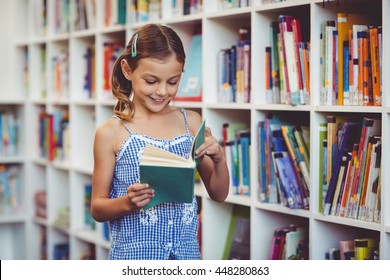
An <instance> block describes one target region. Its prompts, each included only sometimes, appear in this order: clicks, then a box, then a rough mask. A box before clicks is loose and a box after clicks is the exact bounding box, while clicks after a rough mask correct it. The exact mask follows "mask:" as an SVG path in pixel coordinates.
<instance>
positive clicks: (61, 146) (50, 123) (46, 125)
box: [38, 107, 70, 161]
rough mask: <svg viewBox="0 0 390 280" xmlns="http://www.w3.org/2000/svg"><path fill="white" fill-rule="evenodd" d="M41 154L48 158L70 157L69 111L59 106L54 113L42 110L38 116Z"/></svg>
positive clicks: (66, 158) (63, 158)
mask: <svg viewBox="0 0 390 280" xmlns="http://www.w3.org/2000/svg"><path fill="white" fill-rule="evenodd" d="M38 123H39V149H40V156H41V157H42V158H47V159H48V160H60V161H66V160H68V159H69V158H70V155H69V153H70V139H69V138H70V134H69V131H70V126H69V111H68V108H66V107H57V108H56V109H54V110H53V113H47V112H45V111H43V110H42V111H41V112H40V113H39V116H38Z"/></svg>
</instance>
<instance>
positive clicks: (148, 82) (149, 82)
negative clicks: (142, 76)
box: [146, 80, 156, 85]
mask: <svg viewBox="0 0 390 280" xmlns="http://www.w3.org/2000/svg"><path fill="white" fill-rule="evenodd" d="M155 82H156V81H152V80H146V83H147V84H149V85H152V84H154V83H155Z"/></svg>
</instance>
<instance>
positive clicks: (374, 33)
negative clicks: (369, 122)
mask: <svg viewBox="0 0 390 280" xmlns="http://www.w3.org/2000/svg"><path fill="white" fill-rule="evenodd" d="M369 38H370V58H371V71H372V95H373V103H374V106H381V105H382V98H381V88H380V79H381V77H380V68H379V46H378V28H377V27H374V28H371V29H369Z"/></svg>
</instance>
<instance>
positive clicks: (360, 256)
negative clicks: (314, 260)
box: [325, 238, 379, 260]
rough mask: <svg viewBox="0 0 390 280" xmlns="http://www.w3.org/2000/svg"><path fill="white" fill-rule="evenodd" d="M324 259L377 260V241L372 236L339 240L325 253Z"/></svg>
mask: <svg viewBox="0 0 390 280" xmlns="http://www.w3.org/2000/svg"><path fill="white" fill-rule="evenodd" d="M325 259H326V260H379V251H378V241H377V240H376V239H374V238H355V239H352V240H341V241H339V246H338V247H333V248H330V249H329V250H328V252H326V253H325Z"/></svg>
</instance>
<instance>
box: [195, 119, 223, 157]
mask: <svg viewBox="0 0 390 280" xmlns="http://www.w3.org/2000/svg"><path fill="white" fill-rule="evenodd" d="M204 136H205V139H204V140H205V141H204V143H203V144H202V145H200V146H199V147H198V149H197V150H196V151H195V155H196V158H198V157H201V156H203V155H207V156H209V157H210V158H211V159H212V160H213V162H214V163H218V162H220V161H223V160H224V159H225V157H224V154H223V151H222V147H221V145H219V143H218V140H217V139H216V138H215V137H214V136H213V135H212V134H211V129H210V128H209V127H206V129H205V133H204Z"/></svg>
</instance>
